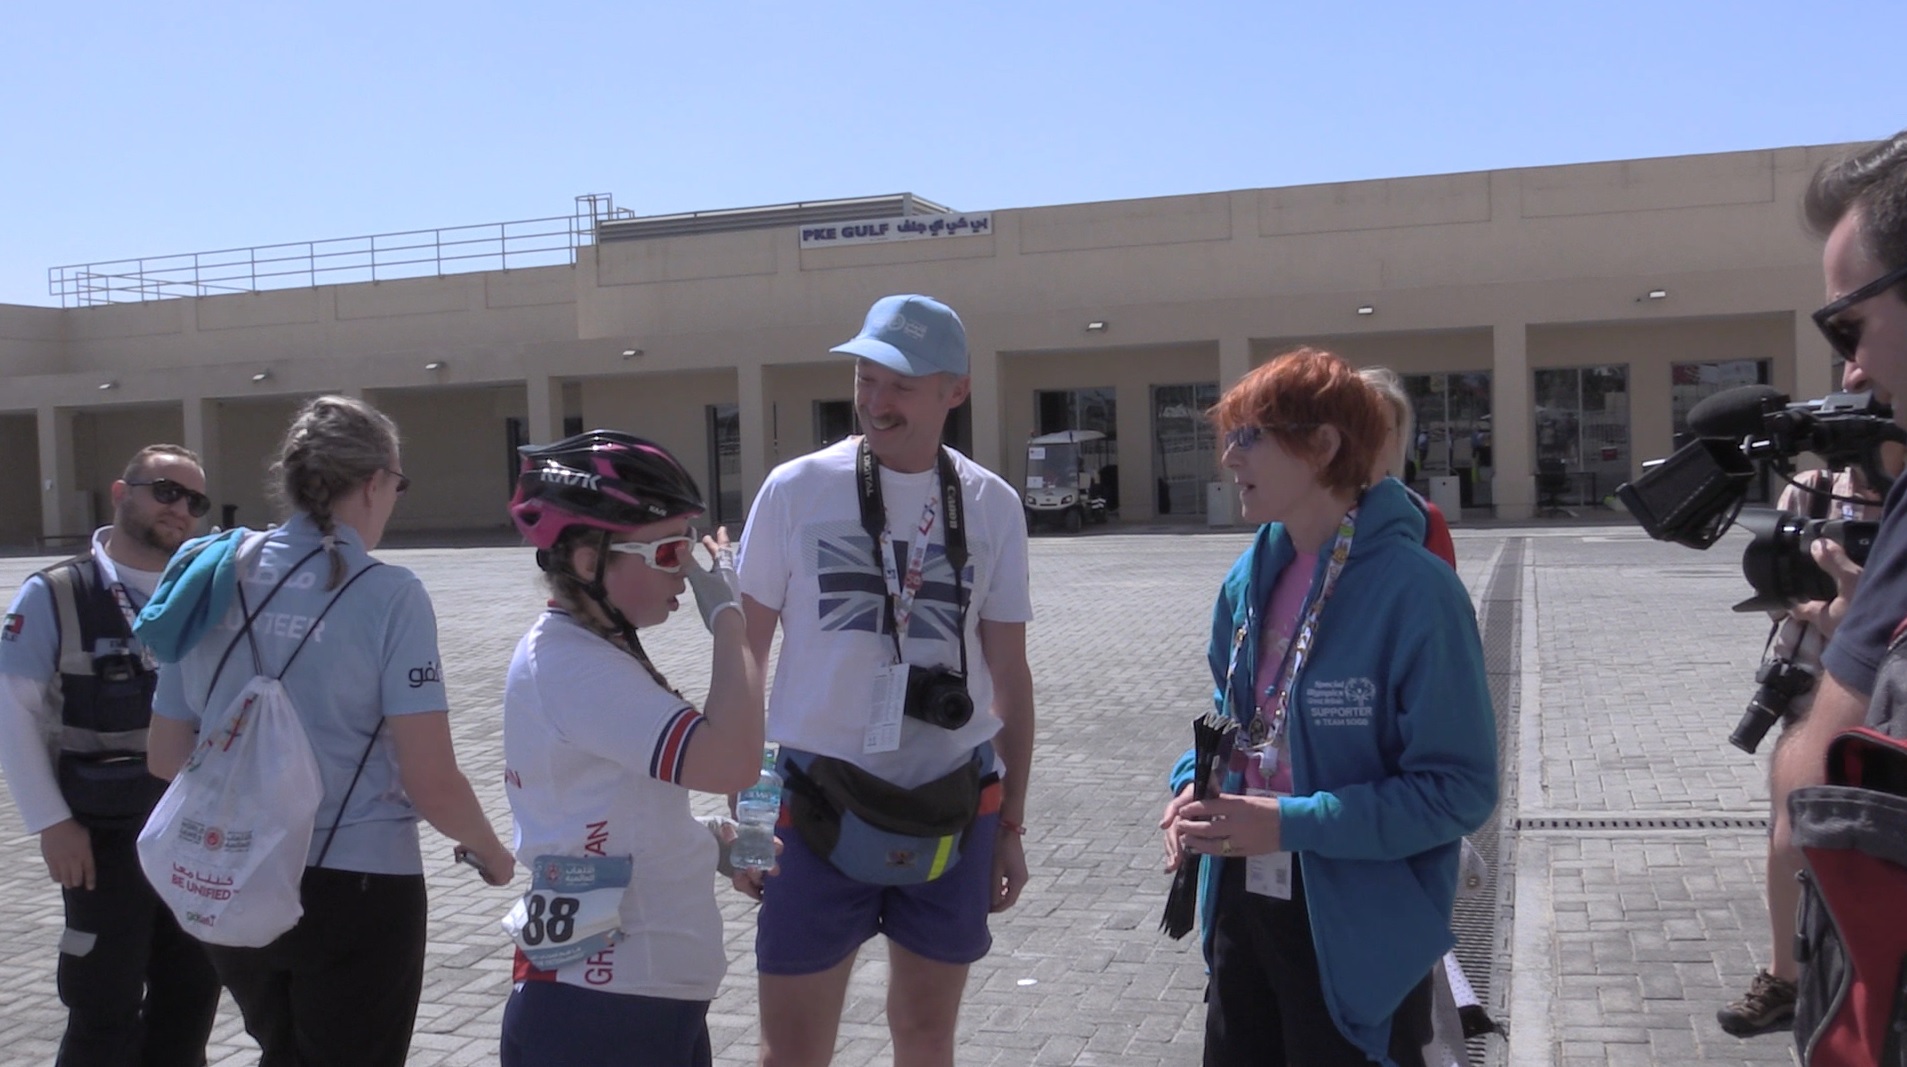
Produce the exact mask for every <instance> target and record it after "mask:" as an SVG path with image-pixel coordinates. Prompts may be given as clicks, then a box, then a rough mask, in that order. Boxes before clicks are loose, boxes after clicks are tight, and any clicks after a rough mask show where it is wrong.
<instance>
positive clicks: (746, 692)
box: [502, 430, 762, 1067]
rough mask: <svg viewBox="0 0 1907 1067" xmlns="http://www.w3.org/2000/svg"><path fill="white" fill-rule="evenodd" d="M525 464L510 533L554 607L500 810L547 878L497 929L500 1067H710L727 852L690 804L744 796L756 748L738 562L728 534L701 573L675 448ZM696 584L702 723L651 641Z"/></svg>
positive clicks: (610, 439) (516, 672)
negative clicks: (704, 668) (527, 546)
mask: <svg viewBox="0 0 1907 1067" xmlns="http://www.w3.org/2000/svg"><path fill="white" fill-rule="evenodd" d="M522 452H523V467H522V471H521V473H520V474H519V475H518V478H517V490H516V496H515V497H514V498H513V499H512V500H511V502H510V515H511V518H513V519H514V520H515V521H516V525H517V529H519V530H521V531H522V532H523V535H524V537H525V538H527V539H528V540H529V541H530V543H531V544H533V545H535V546H536V550H537V552H536V560H537V565H538V566H539V567H540V568H541V569H542V571H543V575H544V579H545V581H546V583H547V584H548V586H549V591H550V602H549V607H548V609H547V610H545V611H544V612H543V614H542V615H541V616H539V617H538V618H537V620H536V622H535V623H533V624H532V625H531V627H530V630H529V632H528V633H526V634H525V635H524V636H523V639H522V641H521V642H519V643H518V645H517V649H516V655H515V656H514V657H513V658H512V659H511V661H510V672H509V678H508V681H507V683H506V685H505V689H504V698H503V749H504V763H505V772H504V778H505V782H506V789H505V792H506V794H507V795H508V797H509V801H510V811H511V814H512V815H513V816H514V818H515V822H516V841H515V850H516V854H517V856H518V857H520V858H521V859H522V861H523V862H524V863H525V864H526V865H527V866H528V869H529V871H530V874H531V878H532V885H531V888H530V890H529V892H527V893H526V894H525V895H524V897H523V898H522V899H521V900H520V901H519V902H518V903H517V905H516V907H515V908H514V909H512V911H511V913H510V916H509V917H508V918H507V919H505V921H504V925H505V927H506V928H508V929H510V930H511V933H512V937H513V939H514V940H515V942H516V945H517V952H516V968H515V977H516V986H515V989H514V991H513V992H512V993H511V995H510V1001H509V1003H508V1005H507V1006H506V1007H505V1009H504V1016H503V1048H502V1062H503V1067H537V1065H543V1064H551V1065H555V1064H573V1063H603V1064H609V1063H616V1064H631V1065H645V1067H646V1065H654V1067H706V1065H707V1064H709V1063H710V1059H711V1056H710V1046H709V1035H708V1025H707V1022H706V1016H707V1013H708V1007H709V1002H710V1001H712V1000H713V999H714V997H715V991H716V988H717V986H718V985H719V984H720V983H721V979H722V975H723V972H724V971H725V970H726V969H727V963H728V957H727V953H726V952H725V951H724V949H723V947H722V915H721V912H720V910H719V909H718V908H717V906H716V903H715V888H714V885H715V883H714V878H713V875H714V872H715V870H716V867H717V862H718V858H719V854H720V851H721V846H720V845H718V843H717V842H716V840H715V839H713V838H712V837H711V836H710V833H709V831H708V830H707V829H705V828H704V826H703V825H702V824H701V823H700V822H698V821H697V820H696V819H695V818H694V817H693V816H692V815H691V814H690V811H689V790H691V789H695V790H701V791H704V792H710V793H733V792H738V791H740V790H741V789H744V788H746V787H747V786H749V785H751V784H753V783H754V781H755V778H756V775H757V773H758V771H759V769H760V766H761V750H762V683H761V674H760V669H759V666H758V665H757V664H756V663H755V661H754V658H753V656H752V655H751V654H750V653H749V650H748V644H747V641H746V639H745V635H744V632H743V621H742V612H741V610H740V603H739V601H740V597H739V596H738V595H737V593H736V591H735V572H734V567H733V563H732V552H733V550H732V549H731V548H730V546H729V543H728V534H727V531H726V530H718V531H717V532H716V536H714V537H704V538H702V539H701V543H702V545H703V546H704V547H705V548H706V549H707V550H708V553H709V555H710V556H711V557H712V558H713V560H714V564H713V566H711V567H707V568H705V567H703V566H702V564H701V563H699V562H698V561H697V560H696V558H695V556H694V554H693V550H694V547H695V544H696V541H695V536H694V532H693V530H692V529H691V527H690V525H689V521H690V520H691V519H692V518H694V517H696V516H698V515H700V514H702V511H703V504H702V493H701V490H700V489H698V488H697V487H696V484H695V480H694V479H693V478H691V477H690V476H689V474H688V472H687V471H686V470H684V469H683V467H682V464H681V463H680V462H678V461H677V460H676V458H675V457H674V456H672V455H670V454H669V453H668V451H667V450H665V449H663V448H662V447H661V446H660V445H656V444H654V443H652V442H649V441H645V440H643V439H641V438H639V437H633V436H630V435H629V434H624V433H618V432H615V431H610V430H593V431H591V432H589V433H585V434H580V435H578V436H575V437H571V438H568V439H566V440H563V441H558V442H557V443H555V444H553V445H547V446H541V447H536V446H532V447H526V448H524V449H523V450H522ZM685 586H686V587H692V588H693V589H694V591H695V598H696V604H697V607H698V608H700V610H701V614H702V619H703V622H704V623H705V624H706V625H707V626H708V628H709V631H710V633H711V634H713V635H714V639H715V649H714V661H713V664H712V668H711V671H710V683H709V694H708V701H707V703H706V704H705V705H704V706H703V707H702V708H701V709H700V710H698V709H696V708H695V707H693V706H691V705H690V704H689V702H688V701H687V700H685V699H684V698H683V697H682V696H681V694H679V693H677V692H676V691H675V690H674V689H673V688H671V687H670V685H669V683H668V681H667V679H665V678H664V677H663V676H662V673H661V672H660V671H658V670H657V669H656V667H655V665H654V664H653V663H652V662H651V661H650V659H649V657H648V655H647V653H645V652H644V651H643V648H642V643H641V641H640V639H639V638H638V636H637V635H638V632H639V631H640V630H641V629H643V628H645V627H650V626H655V625H658V624H660V623H662V622H663V621H665V620H667V619H668V617H669V615H670V613H672V612H673V611H675V609H676V608H677V607H678V606H679V598H680V597H681V595H682V593H683V591H684V588H685ZM731 609H733V610H731Z"/></svg>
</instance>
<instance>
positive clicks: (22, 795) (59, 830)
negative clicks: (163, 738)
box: [0, 445, 218, 1067]
mask: <svg viewBox="0 0 1907 1067" xmlns="http://www.w3.org/2000/svg"><path fill="white" fill-rule="evenodd" d="M112 503H113V522H112V525H110V526H107V527H103V528H101V529H100V530H98V531H97V532H95V533H94V534H93V541H92V545H91V547H90V548H89V550H88V551H87V552H85V553H83V554H81V555H79V556H77V557H75V558H73V559H70V560H67V561H66V562H64V563H60V564H56V565H54V566H52V567H48V568H47V569H46V570H43V571H41V572H39V573H38V574H35V575H34V576H32V577H31V578H28V579H27V580H26V582H25V583H24V584H23V585H22V586H21V587H20V591H19V594H18V595H17V596H15V597H14V600H13V603H12V605H11V606H9V607H8V609H7V612H8V613H7V616H6V620H5V623H4V625H0V771H3V772H4V773H5V776H6V780H7V786H8V788H9V789H10V790H11V791H12V793H13V798H14V801H15V803H16V804H17V806H18V807H19V809H20V817H21V820H22V821H23V822H24V823H25V824H26V829H27V830H28V831H29V832H31V833H37V834H38V835H39V838H40V853H41V855H42V857H44V859H45V860H46V869H47V874H48V875H49V876H50V877H51V879H52V880H53V881H55V882H57V883H59V885H60V887H61V892H62V894H63V896H64V902H65V908H66V926H65V930H64V932H63V933H62V935H61V937H60V943H59V952H60V955H59V991H60V1000H61V1001H62V1002H64V1003H65V1004H66V1007H67V1025H66V1035H65V1037H64V1039H63V1040H62V1041H61V1043H60V1051H59V1060H58V1063H59V1064H61V1065H62V1067H69V1065H90V1064H102V1065H103V1064H126V1063H143V1064H151V1065H157V1064H170V1065H177V1067H190V1065H196V1064H202V1063H204V1062H205V1044H206V1038H207V1036H208V1035H209V1034H210V1032H211V1028H212V1020H213V1017H214V1015H215V1013H216V1011H217V1009H218V980H217V976H216V975H215V973H214V972H213V970H212V965H211V962H210V961H209V960H208V959H207V958H206V956H205V953H204V950H203V949H202V948H201V947H200V945H199V943H198V942H197V941H195V940H193V939H192V938H191V937H190V936H188V935H187V934H185V933H184V932H183V931H182V930H180V929H179V926H178V923H177V922H175V921H174V920H173V918H172V914H171V912H169V911H168V910H167V909H165V908H164V907H161V906H160V904H159V899H158V897H157V896H156V895H155V894H154V893H153V891H152V889H151V887H150V886H149V885H147V884H146V879H145V875H144V873H143V872H142V871H141V870H140V867H139V858H138V852H137V849H136V847H135V842H136V840H137V838H138V835H139V830H140V827H141V826H143V825H144V823H145V821H146V816H147V815H148V814H149V813H150V811H151V809H152V805H153V804H154V803H156V802H157V800H158V798H159V795H160V793H161V792H162V791H163V790H164V787H165V783H164V782H162V781H160V780H159V779H157V778H154V777H153V776H152V775H151V774H149V773H148V772H147V770H146V753H145V735H146V725H147V722H148V721H149V719H150V718H151V715H152V694H153V689H154V683H155V680H156V678H157V674H156V670H155V664H154V663H153V661H152V658H151V657H150V656H149V655H148V654H147V653H146V651H145V649H144V648H143V647H141V646H140V645H139V643H138V642H137V641H136V640H135V639H134V638H133V634H132V629H131V622H132V618H133V616H134V615H135V614H136V613H137V612H138V610H139V608H140V607H142V606H143V605H144V604H145V602H146V600H147V598H149V597H150V596H151V595H152V591H153V588H154V587H155V586H156V585H157V584H158V581H159V574H160V572H161V571H163V570H164V569H165V566H166V561H167V560H169V559H170V558H171V557H172V553H173V551H174V550H176V549H177V548H178V547H179V545H180V544H181V543H183V542H184V541H185V540H186V539H187V538H188V537H191V536H192V534H193V533H194V532H195V531H196V530H197V528H198V525H199V520H200V519H201V518H202V517H204V515H205V513H206V512H207V511H208V510H210V509H211V500H210V499H208V498H207V497H206V495H205V473H204V471H202V470H201V469H200V465H199V458H198V456H196V455H194V454H193V453H192V452H191V451H189V450H188V449H184V448H181V447H179V446H178V445H151V446H148V447H146V448H143V449H141V450H140V451H139V452H138V453H137V454H135V455H134V456H133V457H132V460H131V461H130V462H129V463H127V465H126V469H125V471H124V473H123V475H122V476H121V477H120V479H119V480H118V481H115V482H114V483H113V485H112Z"/></svg>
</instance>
